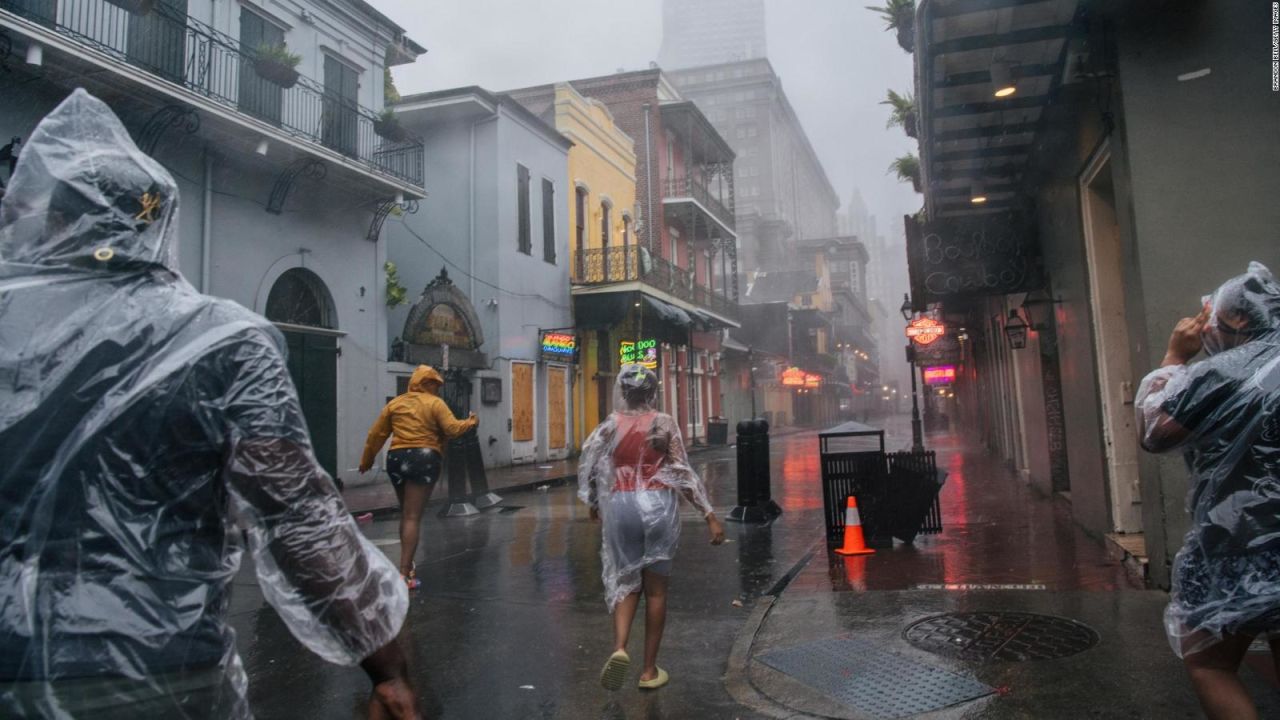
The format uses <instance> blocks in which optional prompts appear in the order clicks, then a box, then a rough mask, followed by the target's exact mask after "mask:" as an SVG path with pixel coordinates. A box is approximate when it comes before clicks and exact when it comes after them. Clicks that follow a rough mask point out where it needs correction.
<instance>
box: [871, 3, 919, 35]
mask: <svg viewBox="0 0 1280 720" xmlns="http://www.w3.org/2000/svg"><path fill="white" fill-rule="evenodd" d="M867 9H868V10H870V11H872V12H877V13H880V16H881V17H883V18H884V22H885V30H898V29H899V28H904V27H910V26H912V25H914V24H915V16H916V0H885V4H884V5H883V6H881V7H876V6H874V5H868V6H867Z"/></svg>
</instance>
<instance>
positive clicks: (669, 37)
mask: <svg viewBox="0 0 1280 720" xmlns="http://www.w3.org/2000/svg"><path fill="white" fill-rule="evenodd" d="M764 56H765V31H764V0H663V3H662V50H661V51H660V52H659V53H658V64H659V65H661V66H662V67H663V69H666V70H677V69H680V68H688V67H698V66H700V65H716V64H719V63H727V62H735V61H739V60H752V59H755V58H762V57H764Z"/></svg>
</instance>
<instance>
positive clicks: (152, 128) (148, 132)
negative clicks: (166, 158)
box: [138, 105, 200, 155]
mask: <svg viewBox="0 0 1280 720" xmlns="http://www.w3.org/2000/svg"><path fill="white" fill-rule="evenodd" d="M177 127H180V128H182V130H183V131H184V132H186V133H187V134H188V135H194V134H195V133H196V132H198V131H199V130H200V116H199V115H198V114H196V111H195V110H192V109H191V108H189V107H186V106H183V105H165V106H164V107H162V108H160V109H159V110H157V111H155V112H154V113H152V114H151V117H150V118H148V119H147V122H146V123H145V124H144V125H143V126H142V130H140V131H139V132H138V148H139V149H140V150H142V152H144V153H146V154H148V155H154V154H155V151H156V145H159V144H160V139H161V138H163V137H164V134H165V132H166V131H168V130H169V129H170V128H177Z"/></svg>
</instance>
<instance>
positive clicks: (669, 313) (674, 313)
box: [644, 295, 705, 327]
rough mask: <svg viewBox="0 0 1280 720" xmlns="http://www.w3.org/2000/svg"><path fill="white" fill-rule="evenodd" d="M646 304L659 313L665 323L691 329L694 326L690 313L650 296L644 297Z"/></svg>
mask: <svg viewBox="0 0 1280 720" xmlns="http://www.w3.org/2000/svg"><path fill="white" fill-rule="evenodd" d="M644 302H645V305H647V306H648V307H649V309H651V310H653V311H654V312H655V313H657V315H658V317H659V318H661V319H662V320H663V321H665V322H668V323H671V324H672V325H679V326H680V327H689V326H690V325H692V324H693V318H691V317H689V313H687V312H685V311H684V310H681V309H680V308H678V307H676V306H675V305H672V304H671V303H669V302H663V301H662V300H659V299H657V298H655V297H650V296H648V295H645V296H644ZM704 317H705V316H704Z"/></svg>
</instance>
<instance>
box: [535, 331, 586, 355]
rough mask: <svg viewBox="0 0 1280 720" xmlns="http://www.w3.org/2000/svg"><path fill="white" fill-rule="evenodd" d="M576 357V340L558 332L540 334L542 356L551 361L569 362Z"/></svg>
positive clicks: (572, 336) (573, 336) (575, 337)
mask: <svg viewBox="0 0 1280 720" xmlns="http://www.w3.org/2000/svg"><path fill="white" fill-rule="evenodd" d="M577 355H578V338H577V336H575V335H569V334H567V333H558V332H544V333H542V356H543V357H544V358H548V359H551V360H570V361H572V360H573V359H574V358H575V357H577Z"/></svg>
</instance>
